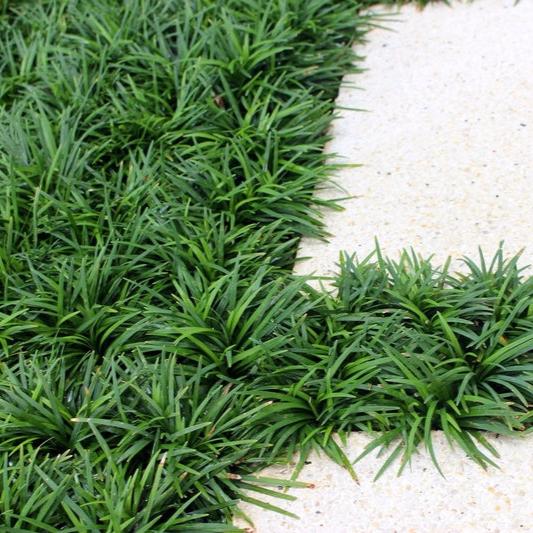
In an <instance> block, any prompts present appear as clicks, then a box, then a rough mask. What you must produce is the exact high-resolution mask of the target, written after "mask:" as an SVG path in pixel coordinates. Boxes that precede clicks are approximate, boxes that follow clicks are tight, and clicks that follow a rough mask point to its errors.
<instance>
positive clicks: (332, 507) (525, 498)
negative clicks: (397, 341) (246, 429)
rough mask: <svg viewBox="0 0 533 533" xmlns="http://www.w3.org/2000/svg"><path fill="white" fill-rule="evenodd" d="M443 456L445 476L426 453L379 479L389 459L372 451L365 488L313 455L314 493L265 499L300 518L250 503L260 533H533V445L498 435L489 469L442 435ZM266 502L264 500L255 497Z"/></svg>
mask: <svg viewBox="0 0 533 533" xmlns="http://www.w3.org/2000/svg"><path fill="white" fill-rule="evenodd" d="M433 438H434V445H435V451H436V454H437V457H438V459H440V463H441V465H442V470H443V472H444V475H445V476H446V477H445V478H442V477H441V476H440V474H439V473H438V472H437V471H436V469H435V467H434V466H433V463H432V462H431V459H430V457H429V454H428V453H427V452H425V450H422V451H421V453H420V454H419V455H418V456H416V457H415V458H414V459H413V461H412V464H411V468H409V467H407V468H406V470H404V472H403V473H402V475H401V476H400V477H396V470H394V469H393V470H388V471H387V472H385V474H384V475H383V476H382V477H381V478H380V479H379V480H378V481H376V482H373V481H372V480H373V478H374V476H375V474H376V473H377V471H378V470H379V468H380V466H381V465H382V463H383V460H384V459H383V457H378V456H377V455H378V454H377V452H374V453H372V454H371V455H369V456H367V457H366V458H365V459H363V460H362V461H361V462H360V463H358V464H357V465H356V472H357V475H358V478H359V484H356V483H355V482H354V481H353V479H352V478H351V477H350V475H349V474H348V472H347V471H346V470H344V469H342V468H341V467H339V466H337V465H336V464H333V463H331V461H328V460H325V459H323V458H319V457H317V456H316V455H315V456H312V457H310V461H311V463H310V464H309V465H307V466H305V467H304V470H303V472H302V474H301V475H300V478H299V479H300V480H301V481H308V482H309V483H313V484H314V485H315V488H313V489H292V490H291V491H289V493H290V494H293V495H295V496H297V500H296V501H294V502H289V503H287V502H286V501H283V500H279V499H276V498H267V497H263V496H261V497H262V498H263V499H264V500H265V501H268V502H270V503H272V504H274V505H277V506H280V507H283V508H285V509H287V510H290V511H291V512H293V513H295V514H296V515H298V516H299V517H300V519H299V520H296V519H293V518H288V517H286V516H284V515H281V514H277V513H273V512H267V511H264V510H262V509H260V508H258V507H256V506H253V505H249V504H243V505H242V506H241V507H242V509H243V510H244V511H245V512H246V513H247V514H248V516H249V517H250V518H252V520H253V522H254V527H250V526H249V525H248V524H246V523H245V522H244V521H242V520H238V521H237V525H239V526H241V527H247V526H248V527H250V530H249V531H253V532H254V533H381V532H383V533H393V532H397V533H404V532H406V533H407V532H409V533H465V532H466V533H476V532H480V533H481V532H483V533H486V532H490V533H497V532H499V533H525V532H531V531H533V506H532V505H531V502H532V501H533V491H532V483H531V476H532V473H533V454H532V453H531V452H532V451H533V441H532V439H531V438H529V439H519V438H516V439H508V438H502V437H500V438H495V437H491V438H490V440H491V442H492V444H493V445H494V446H495V447H496V448H497V449H498V450H499V452H500V455H501V459H500V461H499V465H500V469H499V470H497V469H495V468H491V469H488V470H487V471H484V470H482V469H481V468H480V467H478V466H477V465H476V464H475V463H473V462H472V461H471V460H469V459H468V458H467V457H465V455H464V454H463V453H461V452H460V451H456V452H451V451H450V448H449V445H448V443H447V442H446V439H445V437H444V435H443V434H442V433H440V432H434V437H433ZM370 440H371V439H370V437H368V436H367V435H364V434H358V433H355V434H353V435H352V436H351V438H350V439H349V443H348V448H347V453H348V456H349V457H350V458H351V459H354V458H355V457H357V456H358V455H359V454H360V453H361V451H362V450H363V449H364V447H365V445H366V444H368V442H370ZM291 468H292V467H291V466H290V465H288V466H285V467H272V468H269V469H267V470H266V471H265V472H263V473H264V475H269V476H272V477H278V478H284V479H286V478H288V477H289V476H290V474H291ZM254 496H255V497H258V495H257V494H254Z"/></svg>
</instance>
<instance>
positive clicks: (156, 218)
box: [0, 0, 533, 532]
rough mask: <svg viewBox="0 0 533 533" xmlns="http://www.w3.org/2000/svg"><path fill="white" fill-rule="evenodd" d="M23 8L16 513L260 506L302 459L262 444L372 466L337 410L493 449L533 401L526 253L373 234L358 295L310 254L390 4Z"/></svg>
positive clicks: (129, 517)
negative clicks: (337, 114) (321, 275)
mask: <svg viewBox="0 0 533 533" xmlns="http://www.w3.org/2000/svg"><path fill="white" fill-rule="evenodd" d="M372 3H373V2H368V1H367V2H361V3H360V4H359V6H358V7H365V6H368V5H370V4H372ZM0 13H1V15H0V32H1V34H2V36H3V37H2V39H1V40H0V219H1V225H0V291H1V300H0V350H1V356H2V358H1V362H2V366H1V367H0V368H1V370H0V452H1V453H2V454H3V455H2V467H1V472H2V475H1V476H0V487H1V495H0V513H1V514H0V517H1V518H0V525H1V526H2V527H3V528H4V529H6V530H7V531H57V530H61V531H81V532H85V531H87V532H93V531H108V532H117V531H137V532H141V531H145V532H147V531H232V530H234V529H235V528H233V527H232V526H231V525H230V520H231V516H232V513H233V512H234V506H235V503H236V501H237V499H238V498H239V497H244V498H248V499H249V498H250V497H249V495H248V496H247V495H246V494H243V492H242V491H243V489H252V490H255V491H256V492H258V501H259V502H260V498H261V494H265V493H267V494H268V493H270V491H271V488H269V485H272V484H273V483H275V485H280V484H284V482H281V481H279V480H276V481H272V480H268V479H259V480H258V479H257V478H256V477H254V476H253V473H254V472H255V471H257V470H258V469H259V468H261V467H262V466H266V465H268V464H270V463H272V462H273V461H275V460H277V459H279V458H280V457H286V456H287V455H289V454H291V453H292V452H293V451H296V450H299V449H300V450H303V451H304V452H305V451H307V450H309V449H310V448H311V447H313V446H318V447H321V448H323V449H324V450H325V451H326V452H327V453H328V454H329V455H330V456H331V457H333V458H334V459H335V460H337V461H339V462H342V463H344V464H345V465H346V466H347V467H348V468H350V469H351V468H352V467H351V465H349V464H348V463H347V460H346V458H345V457H344V455H343V453H342V451H341V448H340V447H339V446H338V445H337V443H336V441H335V440H334V439H333V438H332V435H333V434H334V433H335V432H340V433H341V434H342V433H343V432H344V431H349V430H353V429H364V430H372V431H374V430H377V431H382V432H383V438H382V440H378V441H376V442H377V443H378V444H379V443H381V442H384V443H387V442H388V441H392V440H393V439H394V437H401V442H402V445H401V447H400V448H398V451H397V452H395V453H396V454H399V453H401V454H403V456H404V457H405V458H408V457H409V456H410V455H411V454H412V452H413V450H414V449H415V447H416V445H417V444H418V443H420V442H425V444H426V446H431V442H430V439H429V430H430V429H432V428H442V429H444V431H446V433H447V434H448V435H449V436H450V438H451V439H453V440H455V441H456V442H458V443H459V444H460V445H461V446H463V447H464V448H465V449H466V451H467V453H468V454H469V455H471V456H472V457H473V458H474V459H476V460H477V461H478V462H481V463H482V464H486V463H487V462H488V461H489V460H490V457H489V456H488V455H487V454H484V453H483V452H482V451H481V450H482V447H483V444H486V443H485V441H484V439H483V437H482V434H481V433H480V431H484V430H490V431H497V432H499V433H509V432H514V431H521V430H523V429H524V428H525V427H526V426H527V424H528V418H527V416H528V409H529V406H530V404H531V398H532V392H531V370H532V366H531V352H532V349H533V339H532V338H531V331H532V322H533V310H532V307H531V305H532V302H533V301H532V297H533V290H532V285H531V281H530V279H522V278H521V275H520V272H518V270H517V268H516V265H515V263H513V262H511V263H507V264H504V263H503V261H502V260H501V257H500V256H498V257H497V260H496V262H495V264H494V266H493V268H492V269H489V268H481V269H479V267H476V266H475V263H472V265H471V273H470V274H469V275H468V276H467V277H466V278H462V277H458V276H450V275H448V274H447V273H445V272H442V271H438V270H434V269H433V268H432V267H431V265H430V263H428V262H417V261H415V260H414V259H409V258H408V256H405V258H404V259H403V262H402V263H401V264H399V265H394V264H393V263H390V262H387V261H386V260H385V259H383V258H381V257H380V256H379V254H378V255H377V256H376V257H375V260H374V259H372V260H369V261H366V262H363V263H361V264H357V263H355V262H353V261H352V260H350V259H349V258H345V259H344V260H343V262H342V268H341V274H340V275H339V277H338V279H337V280H336V282H335V283H336V284H337V285H338V290H339V294H338V296H337V295H328V294H326V293H324V292H318V291H316V290H314V289H313V288H311V287H310V286H308V285H307V284H306V281H305V280H302V279H296V278H294V277H293V276H292V274H291V271H292V266H293V264H294V260H295V254H296V246H297V242H298V239H299V238H300V237H301V236H302V235H306V236H315V237H319V236H322V235H323V230H322V227H321V224H320V215H319V209H320V208H321V207H323V206H324V202H322V201H321V200H319V199H317V198H315V197H314V196H313V193H314V191H315V189H316V187H319V186H320V185H321V184H322V183H324V182H325V180H326V179H327V178H328V176H329V175H330V173H331V170H332V168H331V167H330V166H328V164H327V163H326V160H325V155H324V154H323V146H324V143H325V142H326V140H327V127H328V124H329V123H330V121H331V118H332V112H333V99H334V97H335V95H336V92H337V89H338V87H339V84H340V81H341V77H342V75H343V74H345V73H346V72H348V71H350V70H353V68H354V67H353V65H352V62H353V59H354V57H353V53H352V52H351V50H350V47H349V44H350V43H351V42H352V41H353V40H356V39H359V38H362V37H363V35H364V33H365V31H366V30H367V29H368V27H369V23H370V20H369V19H368V18H367V17H365V16H362V15H358V14H357V6H356V5H355V4H354V3H353V2H352V1H351V0H346V1H344V0H335V1H332V0H305V1H304V0H279V1H273V2H268V3H265V2H260V1H256V0H233V1H232V0H229V1H228V0H224V1H222V0H220V1H219V0H198V1H192V0H191V1H178V0H156V1H153V2H144V1H142V0H130V1H127V2H122V3H120V5H119V4H117V3H116V2H111V1H109V0H90V1H84V2H81V1H76V0H69V1H66V0H65V1H62V0H42V1H40V2H30V1H23V0H22V1H8V2H3V3H2V4H1V7H0ZM327 205H330V206H331V207H333V204H327ZM474 442H477V443H478V445H477V446H475V445H474ZM479 446H481V447H479ZM437 459H438V458H437ZM352 472H353V470H352ZM291 483H292V484H297V482H285V484H289V485H290V484H291ZM247 494H249V493H248V492H247ZM282 496H283V497H286V498H288V497H289V496H287V495H282Z"/></svg>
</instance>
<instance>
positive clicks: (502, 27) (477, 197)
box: [296, 0, 533, 274]
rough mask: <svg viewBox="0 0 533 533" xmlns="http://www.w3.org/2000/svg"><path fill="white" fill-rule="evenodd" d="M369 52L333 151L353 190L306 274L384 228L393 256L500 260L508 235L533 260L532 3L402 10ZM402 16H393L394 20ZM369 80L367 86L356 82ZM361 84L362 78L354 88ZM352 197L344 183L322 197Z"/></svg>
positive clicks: (331, 264) (347, 93)
mask: <svg viewBox="0 0 533 533" xmlns="http://www.w3.org/2000/svg"><path fill="white" fill-rule="evenodd" d="M388 13H389V16H388V17H387V20H388V22H383V24H386V25H387V27H389V28H390V30H389V31H387V30H384V29H377V30H374V31H372V32H371V34H370V37H369V42H368V45H367V46H365V47H362V48H359V49H358V50H357V51H358V53H359V54H360V55H363V56H366V61H365V64H364V65H365V66H366V67H367V68H368V70H367V71H366V72H364V73H362V74H357V75H354V76H348V77H347V78H346V80H345V86H344V88H343V89H342V90H341V92H340V94H339V97H338V100H337V102H338V105H339V107H351V108H358V109H365V110H366V112H364V113H357V112H353V111H345V110H344V111H343V110H340V117H339V119H338V120H336V121H335V122H334V124H333V128H332V134H333V135H334V139H333V140H332V141H331V142H330V143H329V146H328V147H327V149H328V151H329V152H330V153H336V154H338V155H339V156H340V158H339V159H340V160H341V161H343V162H346V163H356V164H361V165H362V166H361V167H359V168H355V169H354V168H345V169H343V170H341V171H340V172H338V174H337V175H336V176H335V180H336V181H337V182H338V183H339V184H340V185H341V186H342V187H343V188H344V189H345V190H346V194H347V195H350V196H353V198H352V199H350V200H348V201H345V202H344V203H343V206H344V207H345V210H344V211H342V212H334V213H328V214H327V216H326V226H327V230H328V231H329V233H330V234H331V237H330V239H329V242H328V243H324V242H320V241H316V240H311V239H306V240H304V241H303V243H302V246H301V249H300V257H302V258H303V257H310V258H311V259H310V260H308V261H305V262H301V263H299V264H298V265H297V267H296V271H297V272H298V273H302V274H310V273H313V272H316V273H318V274H327V273H329V272H331V271H332V270H334V268H335V264H336V263H337V262H338V256H339V252H340V251H342V250H346V251H349V252H357V254H358V256H360V257H364V256H366V255H367V254H368V253H369V252H371V251H372V250H373V248H374V240H375V238H378V240H379V242H380V245H381V247H382V248H383V249H384V251H385V252H386V253H388V254H389V255H391V256H394V255H396V254H397V253H398V251H399V250H401V249H402V248H405V247H411V246H412V247H414V249H415V251H417V252H418V253H420V254H422V255H423V256H429V255H431V254H434V255H435V259H436V260H437V262H443V261H444V260H445V259H446V258H447V256H448V255H450V254H451V255H453V256H455V257H461V256H463V255H468V256H470V257H477V254H478V252H477V248H478V246H480V245H481V246H482V247H483V249H484V251H485V252H486V254H487V255H490V256H492V255H493V254H494V252H495V251H496V249H497V247H498V243H499V242H500V241H502V240H505V243H506V247H505V249H506V250H507V251H508V252H509V253H513V254H514V253H516V252H518V251H519V250H521V249H522V248H523V247H525V246H528V245H529V246H528V248H526V252H525V254H524V261H525V262H526V263H527V264H529V262H532V261H533V244H532V245H530V241H531V239H532V237H533V186H532V185H533V1H531V0H522V1H521V2H520V3H519V4H518V5H516V6H514V0H477V1H474V2H473V3H462V4H460V3H458V2H454V3H453V6H452V7H451V8H450V7H447V6H446V5H443V4H437V5H432V6H429V7H427V8H426V9H424V10H423V11H420V10H417V9H416V8H414V7H405V8H402V10H401V12H400V14H397V13H396V15H390V13H393V12H388ZM393 20H394V21H393ZM354 84H357V87H359V88H360V89H355V88H353V85H354ZM349 85H351V87H350V86H349ZM321 194H322V195H323V196H326V197H337V198H338V197H339V196H341V193H340V192H339V191H338V190H332V189H330V190H327V191H324V192H322V193H321Z"/></svg>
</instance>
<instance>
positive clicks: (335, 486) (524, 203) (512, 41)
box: [237, 0, 533, 533]
mask: <svg viewBox="0 0 533 533" xmlns="http://www.w3.org/2000/svg"><path fill="white" fill-rule="evenodd" d="M513 4H514V0H476V1H475V2H474V3H472V4H470V3H458V2H454V3H453V5H452V7H451V8H449V7H446V6H443V5H432V6H430V7H428V8H426V9H425V10H424V11H419V10H417V9H415V8H413V7H404V8H402V10H401V12H400V13H399V14H398V13H396V14H394V15H392V12H390V11H388V12H387V14H388V17H387V18H388V22H385V23H384V24H386V25H387V26H388V27H389V28H391V29H390V30H384V29H376V30H373V31H372V32H371V34H370V35H369V42H368V44H367V45H366V46H364V47H361V48H359V49H358V50H357V52H358V53H359V54H360V55H364V56H366V58H367V59H366V67H367V68H368V70H367V71H366V72H364V73H363V74H358V75H356V76H354V77H348V78H347V79H346V80H345V81H346V83H345V87H344V88H343V89H342V90H341V93H340V95H339V98H338V105H339V108H341V107H355V108H363V109H366V110H367V111H366V112H364V113H363V112H350V111H345V110H341V109H340V110H339V119H338V120H336V121H335V123H334V125H333V128H332V134H333V136H334V138H333V140H332V141H331V142H330V143H329V145H328V147H327V150H328V152H329V153H330V154H333V153H336V154H338V155H339V156H340V157H341V158H342V160H343V161H344V162H348V163H357V164H362V165H363V166H361V167H359V168H355V169H354V168H346V169H343V170H341V171H339V172H338V173H337V175H336V176H335V179H336V181H337V182H339V183H340V185H341V186H342V187H343V188H344V189H345V190H346V194H348V195H352V196H353V197H354V198H353V199H350V200H348V201H346V202H345V203H344V207H345V211H343V212H329V213H327V214H326V219H325V220H326V225H327V229H328V231H329V232H330V233H331V238H330V239H329V242H328V243H323V242H319V241H315V240H307V239H306V240H304V241H303V242H302V245H301V249H300V252H299V257H300V258H303V257H309V258H310V259H309V260H307V261H302V262H300V263H299V264H298V265H297V267H296V272H298V273H301V274H310V273H317V274H321V275H324V274H329V273H331V272H332V271H334V270H335V263H336V262H337V261H338V254H339V252H340V251H341V250H346V251H349V252H356V253H357V254H358V255H359V257H363V256H365V255H366V254H368V253H369V252H370V251H371V250H372V249H373V246H374V238H375V237H377V238H378V239H379V241H380V244H381V246H382V248H383V249H384V251H385V252H386V253H388V254H389V255H393V256H394V254H396V253H397V252H398V251H399V250H400V249H402V248H404V247H409V246H413V247H415V249H416V251H418V252H419V253H421V254H422V255H424V256H428V255H431V254H434V255H435V258H436V260H437V261H439V262H441V261H444V259H445V258H446V257H447V256H448V255H450V254H451V255H453V256H454V257H455V258H457V257H460V256H462V255H468V256H470V257H473V256H475V255H476V254H477V247H478V246H480V245H481V246H482V247H483V249H484V250H485V252H486V253H487V254H488V255H491V254H493V253H494V252H495V250H496V249H497V247H498V244H499V242H500V241H501V240H505V242H506V250H507V251H508V252H509V253H515V252H517V251H519V250H520V249H522V248H524V247H526V249H525V252H524V255H523V263H524V264H528V263H529V262H532V261H533V246H532V245H531V238H532V236H533V187H532V185H533V0H522V1H521V2H520V3H519V4H518V5H516V6H514V5H513ZM393 19H394V21H393ZM354 84H356V85H357V87H359V88H360V89H354V88H353V85H354ZM349 85H352V87H349ZM319 194H320V195H322V196H324V197H328V198H331V197H338V196H340V193H339V191H338V190H334V189H327V190H324V191H321V192H320V193H319ZM455 266H456V267H457V268H458V267H459V264H458V263H455ZM434 438H435V441H436V444H435V447H436V450H437V455H438V456H439V460H440V462H441V464H442V466H443V470H444V473H445V475H446V478H445V479H443V478H442V477H441V476H440V475H439V474H438V472H437V471H436V469H435V468H434V466H433V465H432V463H431V461H430V459H429V457H428V454H427V452H426V451H425V450H421V452H420V454H419V455H417V456H416V457H414V458H413V461H412V465H411V468H408V469H407V470H406V471H405V472H404V473H403V474H402V476H401V477H399V478H397V477H396V474H395V470H394V469H392V470H389V471H388V472H387V473H386V474H385V475H384V476H383V477H382V478H381V479H380V480H379V481H377V482H376V483H374V482H373V481H372V479H373V477H374V475H375V474H376V472H377V471H378V469H379V467H380V466H381V464H382V461H383V458H379V459H378V458H377V456H376V454H373V455H370V456H368V457H367V458H365V459H364V460H362V461H361V462H360V463H358V464H357V465H356V470H357V473H358V476H359V480H360V483H359V484H356V483H355V482H354V481H353V480H352V479H351V477H350V475H349V474H348V473H347V471H346V470H344V469H342V468H340V467H339V466H338V465H336V464H334V463H332V462H331V461H330V460H328V459H325V458H324V457H317V456H314V457H312V458H311V461H312V462H311V464H309V465H307V466H306V467H305V468H304V470H303V472H302V474H301V476H300V479H301V480H305V481H309V482H312V483H314V485H315V488H314V489H298V490H292V491H291V492H292V494H295V495H297V496H298V499H297V501H296V502H292V503H288V504H287V502H284V501H282V500H275V499H269V498H266V497H263V498H264V499H265V500H267V501H271V502H272V503H274V504H276V505H280V506H282V507H285V508H286V509H287V510H290V511H291V512H294V513H296V514H298V515H299V516H300V520H294V519H291V518H286V517H285V516H282V515H279V514H276V513H273V512H267V511H264V510H262V509H260V508H258V507H255V506H252V505H249V504H243V505H242V509H243V510H244V511H245V512H246V513H247V514H248V515H249V516H250V518H252V520H253V522H254V527H253V528H251V529H250V531H254V532H255V533H281V532H284V533H285V532H287V533H300V532H302V533H304V532H305V533H315V532H316V533H319V532H320V533H324V532H326V533H359V532H365V533H366V532H386V533H388V532H390V533H392V532H398V533H403V532H410V533H412V532H416V533H425V532H428V533H430V532H431V533H439V532H442V533H455V532H457V533H459V532H494V533H496V532H500V533H515V532H517V533H522V532H526V531H533V513H532V510H533V504H532V502H533V481H532V475H533V462H532V461H533V438H532V437H528V438H523V439H521V438H516V439H508V438H496V437H494V436H492V437H491V436H489V437H488V438H489V439H490V440H491V442H492V443H493V445H494V446H495V447H496V448H497V449H498V450H499V452H500V454H501V458H500V459H499V461H498V463H499V465H500V467H501V469H500V470H497V469H494V468H490V469H489V470H488V471H484V470H482V469H481V468H480V467H479V466H477V465H476V464H475V463H473V462H472V461H470V460H469V459H467V458H466V457H465V455H464V453H462V452H461V451H458V450H457V449H455V450H454V449H451V448H450V447H449V445H448V444H447V443H446V441H445V439H444V437H443V435H442V434H441V433H439V432H435V433H434ZM368 441H369V437H368V436H367V435H364V434H353V435H352V436H351V438H350V440H349V444H348V447H347V450H346V452H347V454H348V456H349V457H350V458H351V459H354V458H355V457H357V456H358V455H359V453H360V452H361V451H362V449H363V448H364V446H365V445H366V444H367V443H368ZM291 469H292V466H291V465H286V466H284V467H283V466H282V467H277V468H274V467H273V468H269V469H267V471H265V472H262V474H263V475H270V476H274V477H281V478H287V477H288V476H289V475H290V473H291ZM254 496H256V497H257V495H255V494H254ZM237 524H238V525H240V526H243V527H245V526H246V525H247V524H246V523H245V522H243V521H240V520H239V521H237Z"/></svg>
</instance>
